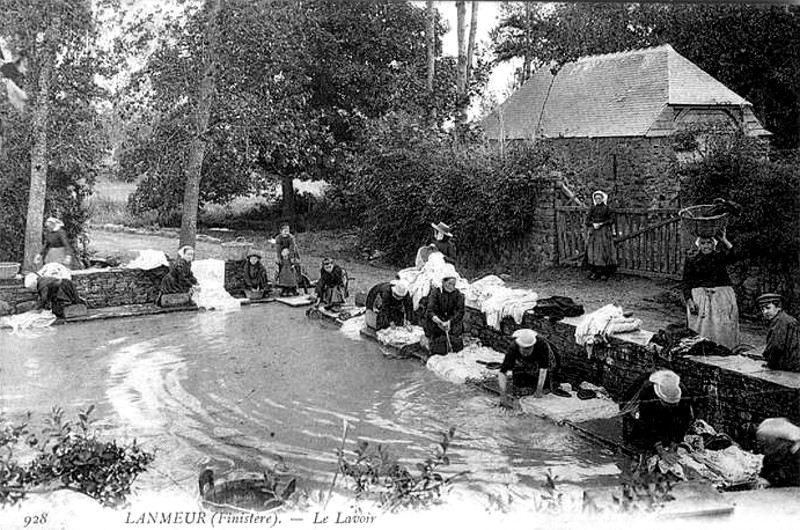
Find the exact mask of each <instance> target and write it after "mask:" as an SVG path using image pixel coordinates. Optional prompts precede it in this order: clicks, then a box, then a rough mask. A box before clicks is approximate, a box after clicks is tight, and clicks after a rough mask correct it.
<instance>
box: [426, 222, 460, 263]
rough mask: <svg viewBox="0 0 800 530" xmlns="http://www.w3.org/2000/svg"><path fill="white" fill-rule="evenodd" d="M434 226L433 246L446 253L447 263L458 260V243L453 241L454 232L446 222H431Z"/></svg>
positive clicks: (445, 259)
mask: <svg viewBox="0 0 800 530" xmlns="http://www.w3.org/2000/svg"><path fill="white" fill-rule="evenodd" d="M431 226H432V227H433V243H432V244H433V246H434V247H436V250H438V251H439V252H441V253H442V254H443V255H444V261H445V262H446V263H452V264H453V265H455V262H456V245H455V243H453V233H452V232H451V231H450V227H449V226H447V225H446V224H444V223H436V224H434V223H431Z"/></svg>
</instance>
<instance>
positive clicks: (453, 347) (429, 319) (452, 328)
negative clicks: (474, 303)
mask: <svg viewBox="0 0 800 530" xmlns="http://www.w3.org/2000/svg"><path fill="white" fill-rule="evenodd" d="M424 329H425V336H426V337H428V340H429V341H430V350H431V353H432V354H438V355H444V354H447V353H450V352H451V351H454V352H457V351H461V350H462V349H464V341H463V339H462V335H463V334H464V295H463V294H462V293H461V291H459V290H458V289H456V278H454V277H448V278H443V279H442V288H441V289H436V288H434V289H432V290H431V294H430V295H428V307H427V310H426V312H425V326H424Z"/></svg>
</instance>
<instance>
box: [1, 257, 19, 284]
mask: <svg viewBox="0 0 800 530" xmlns="http://www.w3.org/2000/svg"><path fill="white" fill-rule="evenodd" d="M18 272H19V263H16V262H14V261H0V280H10V279H12V278H14V277H15V276H16V275H17V273H18Z"/></svg>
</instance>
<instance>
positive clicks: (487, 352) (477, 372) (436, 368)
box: [426, 344, 504, 384]
mask: <svg viewBox="0 0 800 530" xmlns="http://www.w3.org/2000/svg"><path fill="white" fill-rule="evenodd" d="M503 357H504V355H503V354H502V353H500V352H499V351H497V350H493V349H492V348H487V347H486V346H478V345H477V344H470V345H468V346H465V347H464V349H463V350H461V351H460V352H453V353H448V354H447V355H432V356H431V357H430V358H429V359H428V362H427V364H426V366H427V367H428V370H431V371H432V372H433V373H435V374H436V375H438V376H439V377H441V378H442V379H446V380H447V381H450V382H452V383H459V384H463V383H464V382H466V381H467V379H474V380H482V379H487V378H490V377H495V376H497V370H490V369H488V368H487V367H486V365H485V364H481V363H478V362H477V361H484V362H498V363H499V362H503Z"/></svg>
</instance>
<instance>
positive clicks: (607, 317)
mask: <svg viewBox="0 0 800 530" xmlns="http://www.w3.org/2000/svg"><path fill="white" fill-rule="evenodd" d="M641 327H642V321H641V320H640V319H638V318H632V317H626V316H625V315H624V314H623V311H622V308H621V307H619V306H617V305H614V304H608V305H605V306H603V307H601V308H600V309H598V310H597V311H594V312H592V313H589V314H588V315H584V316H583V317H582V320H581V322H580V323H579V324H578V325H577V326H575V342H576V343H577V344H579V345H581V346H584V347H586V349H587V352H588V353H589V355H591V353H592V346H593V345H594V343H595V342H596V341H597V339H598V337H599V338H604V337H606V336H608V335H613V334H615V333H625V332H629V331H635V330H637V329H640V328H641Z"/></svg>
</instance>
